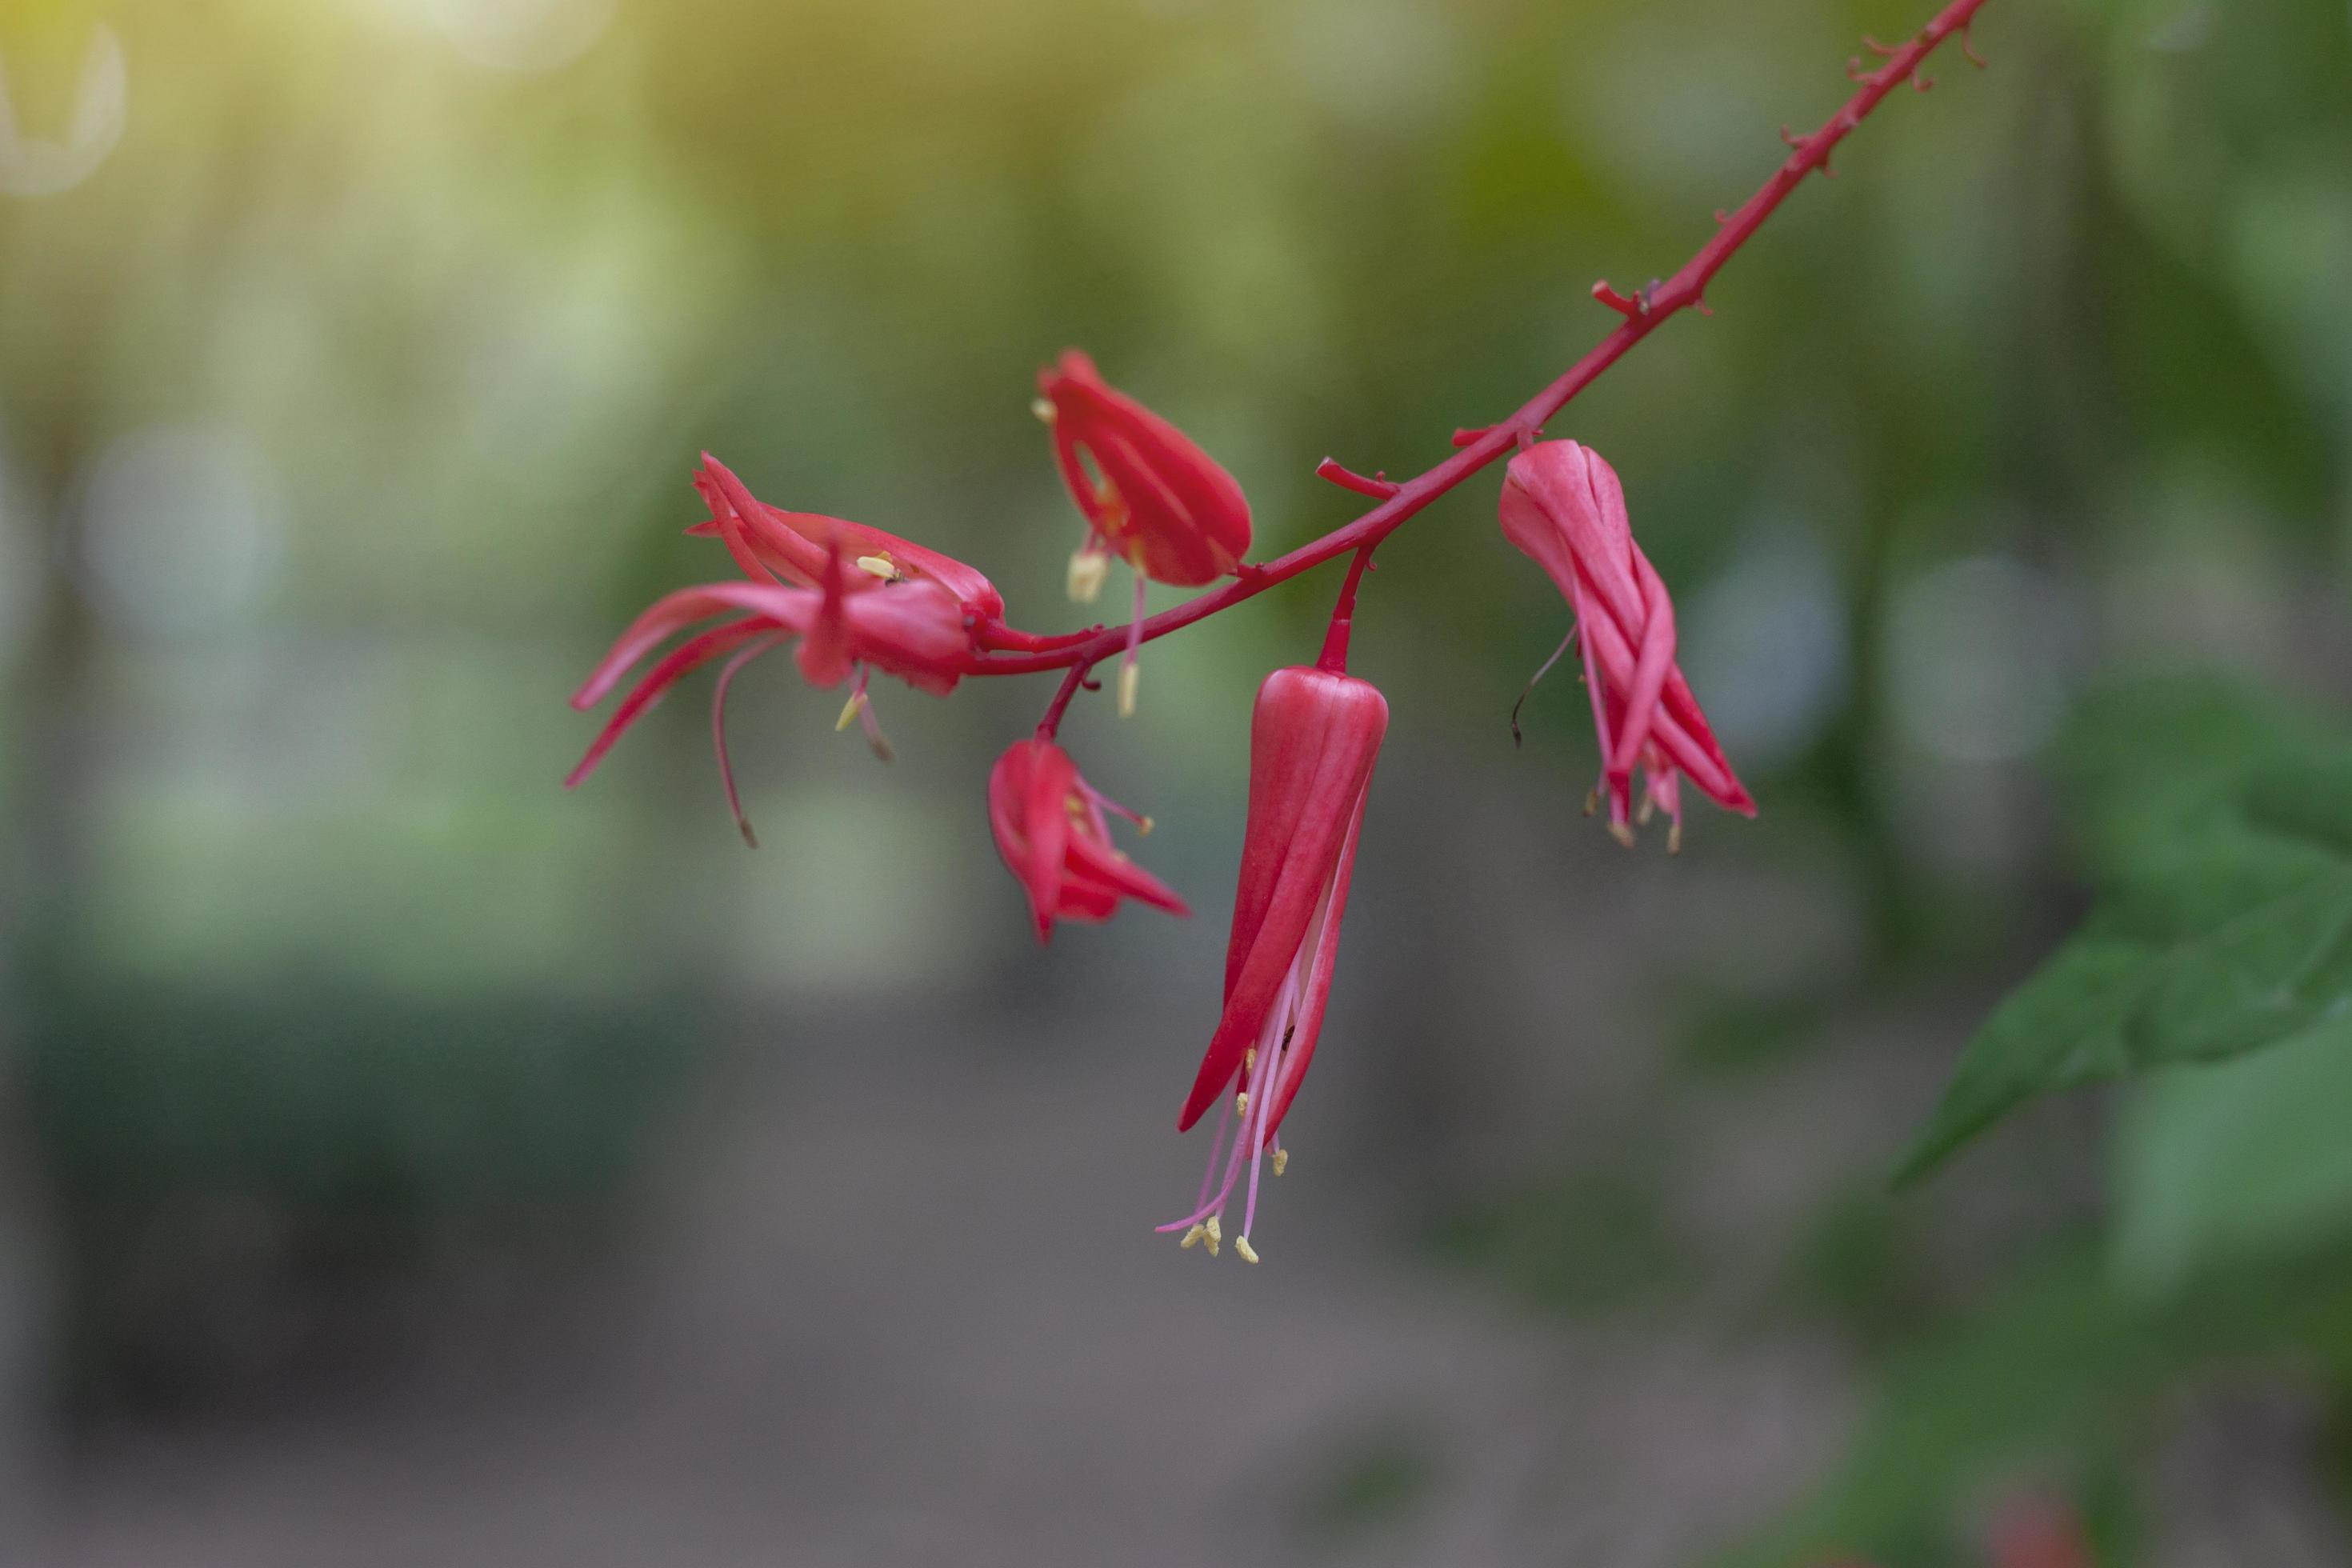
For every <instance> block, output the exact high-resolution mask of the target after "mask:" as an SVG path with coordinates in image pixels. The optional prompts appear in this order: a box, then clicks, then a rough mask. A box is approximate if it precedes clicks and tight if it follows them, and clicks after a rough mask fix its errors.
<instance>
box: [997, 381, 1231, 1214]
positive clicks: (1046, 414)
mask: <svg viewBox="0 0 2352 1568" xmlns="http://www.w3.org/2000/svg"><path fill="white" fill-rule="evenodd" d="M1029 412H1030V413H1032V414H1034V415H1035V416H1037V417H1038V419H1039V420H1040V421H1041V422H1043V423H1045V424H1047V425H1051V424H1052V423H1053V422H1054V418H1055V409H1054V405H1052V404H1051V403H1049V402H1047V401H1046V400H1045V398H1042V397H1040V398H1038V399H1037V400H1035V401H1034V402H1033V403H1031V404H1030V405H1029ZM1184 1245H1185V1246H1187V1247H1190V1246H1192V1243H1191V1242H1189V1241H1188V1242H1186V1243H1185V1244H1184Z"/></svg>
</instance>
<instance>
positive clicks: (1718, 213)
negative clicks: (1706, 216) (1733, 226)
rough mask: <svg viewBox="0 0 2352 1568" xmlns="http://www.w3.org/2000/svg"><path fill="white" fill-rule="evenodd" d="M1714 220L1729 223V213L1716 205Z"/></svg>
mask: <svg viewBox="0 0 2352 1568" xmlns="http://www.w3.org/2000/svg"><path fill="white" fill-rule="evenodd" d="M1715 221H1716V222H1717V223H1729V222H1730V221H1731V215H1730V214H1729V213H1727V212H1725V211H1724V210H1723V209H1722V208H1721V207H1717V208H1716V209H1715Z"/></svg>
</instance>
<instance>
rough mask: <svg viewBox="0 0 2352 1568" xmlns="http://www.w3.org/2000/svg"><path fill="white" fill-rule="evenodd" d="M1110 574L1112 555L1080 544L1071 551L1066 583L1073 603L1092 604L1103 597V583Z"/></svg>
mask: <svg viewBox="0 0 2352 1568" xmlns="http://www.w3.org/2000/svg"><path fill="white" fill-rule="evenodd" d="M1109 576H1110V557H1109V556H1108V555H1106V554H1104V553H1103V552H1101V551H1099V550H1090V549H1088V548H1087V547H1086V546H1085V545H1080V546H1079V547H1078V548H1077V549H1076V550H1075V551H1072V552H1070V575H1069V580H1068V582H1067V583H1066V584H1065V586H1066V587H1067V588H1068V590H1069V595H1070V600H1071V602H1072V603H1073V604H1079V605H1091V604H1093V603H1094V602H1095V601H1096V600H1097V599H1099V598H1100V597H1102V591H1103V583H1104V581H1105V580H1106V579H1107V578H1108V577H1109Z"/></svg>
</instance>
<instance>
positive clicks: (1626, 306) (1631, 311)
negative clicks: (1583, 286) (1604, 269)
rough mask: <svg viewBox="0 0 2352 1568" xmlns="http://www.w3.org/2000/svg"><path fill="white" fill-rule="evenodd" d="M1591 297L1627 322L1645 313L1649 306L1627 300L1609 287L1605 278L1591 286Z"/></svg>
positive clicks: (1638, 301) (1639, 301) (1640, 301)
mask: <svg viewBox="0 0 2352 1568" xmlns="http://www.w3.org/2000/svg"><path fill="white" fill-rule="evenodd" d="M1592 297H1593V298H1594V299H1596V300H1600V301H1601V303H1602V304H1604V305H1606V306H1608V307H1609V308H1610V309H1611V310H1614V311H1616V312H1617V313H1618V314H1619V315H1621V316H1622V317H1624V318H1625V319H1626V320H1628V321H1631V320H1633V318H1634V317H1635V316H1639V315H1642V314H1643V313H1645V312H1646V311H1647V310H1649V306H1648V305H1646V304H1645V303H1643V301H1642V300H1638V299H1628V298H1626V297H1625V296H1624V295H1622V294H1620V293H1619V292H1617V290H1616V289H1612V288H1611V287H1609V279H1606V278H1603V279H1601V280H1600V281H1599V282H1597V283H1595V284H1593V286H1592Z"/></svg>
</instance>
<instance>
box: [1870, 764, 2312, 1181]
mask: <svg viewBox="0 0 2352 1568" xmlns="http://www.w3.org/2000/svg"><path fill="white" fill-rule="evenodd" d="M2245 743H2246V746H2247V751H2248V752H2251V753H2252V755H2251V756H2245V757H2242V758H2241V761H2240V767H2239V771H2238V773H2237V776H2235V777H2234V778H2230V777H2227V776H2226V775H2216V776H2219V777H2221V783H2219V784H2210V783H2209V784H2207V785H2206V786H2205V787H2203V788H2201V789H2200V790H2199V791H2198V792H2197V794H2196V795H2194V796H2193V797H2190V796H2184V795H2173V796H2171V797H2170V798H2169V799H2168V800H2167V801H2166V803H2165V805H2164V807H2163V808H2162V810H2161V811H2160V812H2154V813H2151V812H2149V811H2147V809H2146V808H2145V805H2143V807H2142V808H2141V809H2140V811H2139V812H2138V814H2137V817H2136V820H2137V822H2138V823H2139V824H2140V825H2141V826H2143V827H2148V828H2151V829H2155V830H2150V831H2145V832H2140V833H2137V834H2127V835H2116V836H2113V837H2112V838H2111V841H2110V847H2124V846H2127V852H2126V853H2125V854H2124V855H2123V856H2122V857H2121V859H2122V864H2121V865H2120V866H2119V867H2118V868H2116V881H2115V883H2114V885H2113V886H2112V887H2111V888H2110V889H2108V891H2107V893H2106V896H2105V898H2104V899H2103V900H2101V902H2100V904H2099V905H2098V907H2097V908H2096V909H2095V910H2094V911H2093V913H2092V916H2091V918H2090V919H2089V920H2088V921H2085V922H2084V927H2083V929H2082V930H2081V931H2079V932H2077V933H2076V934H2075V935H2074V937H2073V938H2071V939H2070V940H2069V941H2068V942H2066V943H2065V945H2064V946H2063V947H2061V948H2060V949H2059V951H2058V952H2057V954H2056V955H2055V956H2054V957H2053V958H2052V959H2051V961H2050V962H2049V963H2047V964H2045V965H2044V966H2043V967H2042V970H2041V972H2040V973H2037V974H2035V975H2034V976H2033V977H2032V979H2031V980H2028V981H2027V982H2026V983H2025V984H2023V985H2021V986H2020V987H2019V988H2018V990H2017V991H2016V992H2015V993H2014V994H2011V996H2010V998H2009V1000H2008V1001H2006V1002H2005V1003H2003V1004H2002V1005H2001V1006H2000V1009H1999V1010H1998V1011H1996V1012H1995V1013H1994V1014H1993V1016H1992V1017H1991V1019H1990V1021H1988V1022H1987V1023H1986V1025H1985V1026H1984V1027H1983V1028H1982V1029H1980V1030H1979V1032H1978V1034H1977V1036H1976V1037H1975V1038H1974V1039H1973V1040H1971V1041H1970V1042H1969V1047H1968V1049H1967V1050H1966V1051H1965V1052H1964V1053H1963V1054H1962V1056H1961V1058H1960V1065H1959V1067H1958V1070H1957V1071H1956V1072H1955V1073H1954V1075H1953V1078H1952V1082H1951V1084H1950V1085H1949V1087H1948V1088H1947V1089H1946V1090H1945V1092H1944V1097H1943V1099H1942V1100H1941V1101H1940V1102H1939V1103H1938V1104H1937V1108H1936V1110H1935V1112H1934V1114H1933V1115H1932V1116H1931V1117H1930V1119H1929V1121H1928V1125H1927V1131H1925V1132H1924V1133H1923V1134H1922V1135H1921V1136H1920V1138H1919V1140H1918V1142H1916V1144H1915V1145H1914V1147H1913V1148H1912V1150H1911V1152H1910V1153H1909V1154H1908V1155H1907V1156H1906V1158H1905V1160H1904V1162H1903V1163H1902V1165H1901V1166H1900V1168H1899V1169H1898V1171H1897V1173H1896V1176H1895V1179H1896V1181H1897V1182H1898V1183H1903V1182H1909V1181H1913V1180H1916V1178H1917V1177H1919V1176H1921V1175H1923V1174H1925V1173H1927V1171H1928V1170H1930V1169H1932V1168H1933V1167H1934V1166H1935V1165H1937V1163H1940V1162H1942V1161H1943V1160H1944V1159H1945V1158H1947V1157H1948V1156H1949V1155H1950V1154H1951V1153H1952V1152H1954V1151H1955V1150H1957V1149H1958V1148H1959V1147H1960V1146H1961V1145H1962V1144H1964V1143H1966V1142H1968V1141H1969V1139H1971V1138H1973V1137H1975V1136H1976V1135H1977V1134H1978V1133H1979V1132H1981V1131H1984V1130H1985V1129H1986V1128H1988V1127H1990V1126H1991V1125H1992V1124H1993V1123H1994V1122H1996V1121H2000V1119H2001V1118H2002V1117H2003V1116H2005V1115H2007V1114H2008V1113H2009V1112H2010V1111H2011V1110H2015V1109H2017V1108H2018V1107H2019V1106H2021V1105H2022V1104H2024V1103H2026V1102H2027V1101H2028V1100H2032V1099H2034V1098H2036V1097H2038V1096H2040V1095H2043V1094H2048V1093H2052V1092H2054V1091H2057V1090H2060V1089H2072V1088H2076V1087H2079V1086H2081V1085H2084V1084H2088V1083H2095V1082H2101V1081H2105V1080H2108V1079H2118V1078H2122V1077H2124V1076H2126V1075H2127V1074H2133V1073H2138V1072H2145V1071H2148V1070H2151V1069H2154V1068H2167V1067H2174V1066H2179V1065H2182V1064H2188V1063H2196V1062H2210V1061H2219V1060H2224V1059H2227V1058H2231V1057H2236V1056H2241V1055H2243V1054H2244V1053H2246V1052H2249V1051H2254V1050H2260V1049H2263V1048H2264V1047H2269V1046H2272V1045H2273V1044H2275V1043H2277V1042H2279V1041H2281V1040H2284V1039H2287V1038H2290V1037H2294V1036H2295V1035H2298V1034H2300V1033H2302V1032H2304V1031H2305V1030H2307V1029H2310V1028H2312V1027H2314V1026H2317V1025H2320V1024H2322V1023H2324V1022H2326V1021H2328V1020H2330V1019H2334V1018H2336V1017H2339V1016H2347V1014H2352V752H2347V751H2346V750H2343V749H2341V748H2325V749H2323V748H2318V747H2314V746H2310V745H2305V746H2303V747H2301V748H2299V749H2297V750H2295V751H2294V752H2292V753H2291V754H2285V755H2282V754H2281V753H2280V748H2279V745H2278V744H2277V743H2274V742H2273V741H2271V740H2268V739H2265V740H2263V741H2262V742H2252V741H2251V740H2248V741H2246V742H2245ZM2214 765H2215V763H2214V760H2213V759H2211V758H2210V757H2209V758H2208V759H2207V760H2206V763H2205V766H2206V767H2207V769H2208V770H2209V772H2210V770H2211V769H2212V768H2213V767H2214ZM2126 819H2135V818H2133V817H2132V814H2131V813H2130V812H2129V811H2126Z"/></svg>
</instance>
